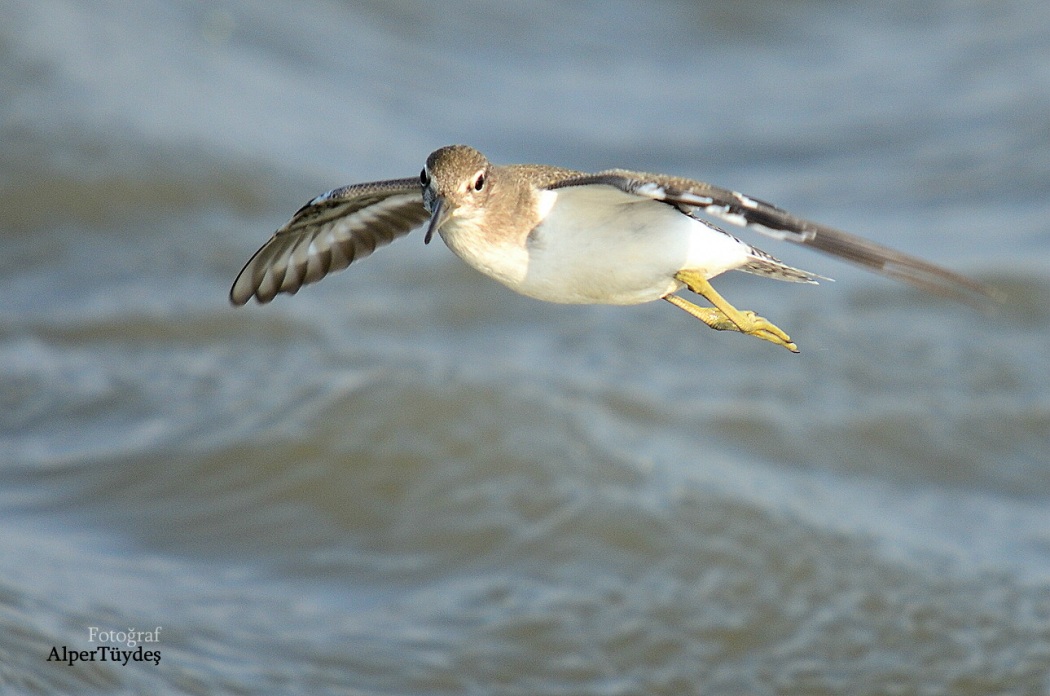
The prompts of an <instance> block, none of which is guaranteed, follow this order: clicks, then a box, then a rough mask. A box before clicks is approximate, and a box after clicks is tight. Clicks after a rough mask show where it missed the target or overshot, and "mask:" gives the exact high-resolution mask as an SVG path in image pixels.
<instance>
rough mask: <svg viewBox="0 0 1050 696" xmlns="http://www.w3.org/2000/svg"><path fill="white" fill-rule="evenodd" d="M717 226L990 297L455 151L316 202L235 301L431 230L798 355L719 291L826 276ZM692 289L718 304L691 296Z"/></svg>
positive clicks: (856, 251)
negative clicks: (733, 275) (409, 173)
mask: <svg viewBox="0 0 1050 696" xmlns="http://www.w3.org/2000/svg"><path fill="white" fill-rule="evenodd" d="M708 218H713V219H717V220H719V221H724V222H728V223H730V224H733V225H737V226H741V227H750V228H754V229H756V230H758V231H759V232H762V233H765V234H766V235H769V236H771V237H774V238H777V239H780V240H786V241H789V242H794V243H797V244H801V245H804V246H808V247H811V248H813V249H816V250H818V251H821V252H824V253H827V254H830V255H832V256H835V257H839V258H841V259H845V260H847V261H850V262H853V263H855V264H858V265H860V266H862V267H864V268H867V269H868V270H871V271H874V272H878V273H881V274H884V275H887V276H889V277H891V278H895V279H897V280H900V281H903V282H906V283H910V284H911V285H913V286H916V287H918V288H920V289H923V290H926V291H932V292H935V293H939V294H941V295H947V296H951V297H954V298H957V299H962V300H965V301H971V302H972V301H973V300H974V298H989V297H992V296H993V293H992V292H991V291H990V290H989V289H988V288H987V287H985V286H984V285H983V284H981V283H979V282H977V281H974V280H971V279H969V278H967V277H965V276H962V275H960V274H958V273H955V272H953V271H950V270H947V269H944V268H941V267H939V266H937V265H934V264H932V263H929V262H927V261H924V260H922V259H919V258H916V257H913V256H909V255H907V254H905V253H902V252H899V251H896V250H894V249H891V248H888V247H885V246H882V245H881V244H877V243H875V242H872V241H869V240H867V239H865V238H863V237H859V236H856V235H853V234H849V233H847V232H843V231H840V230H837V229H834V228H832V227H828V226H825V225H822V224H819V223H815V222H811V221H809V220H805V219H802V218H800V217H797V216H795V215H793V214H791V213H789V212H787V211H785V210H782V209H780V208H778V207H776V206H774V205H772V204H770V203H766V202H764V201H762V200H760V199H758V198H754V197H752V196H748V195H745V194H743V193H738V192H736V191H732V190H729V189H725V188H719V187H716V186H713V185H711V184H707V183H704V182H702V181H696V180H692V179H688V178H684V177H679V176H672V175H666V174H652V173H646V172H638V171H631V170H627V169H608V170H604V171H600V172H597V173H586V172H581V171H576V170H573V169H566V168H562V167H557V166H551V165H539V164H512V165H502V166H499V165H494V164H492V163H490V162H489V160H488V159H487V158H486V157H485V156H484V155H483V154H482V153H481V152H479V151H478V150H476V149H474V148H473V147H470V146H468V145H449V146H446V147H442V148H439V149H437V150H435V151H434V152H432V153H431V154H430V156H429V157H427V159H426V164H425V166H424V167H423V169H422V171H421V172H420V175H419V176H418V177H410V178H404V179H389V180H383V181H374V182H369V183H361V184H353V185H350V186H343V187H341V188H336V189H333V190H331V191H329V192H327V193H324V194H322V195H320V196H317V197H316V198H313V199H312V200H310V201H309V202H307V203H306V204H305V205H304V206H303V207H302V208H300V209H299V210H298V211H297V212H296V213H295V214H294V215H293V216H292V218H291V220H289V221H288V223H286V224H285V225H284V226H283V227H281V228H280V229H278V230H277V232H276V233H274V235H273V236H272V237H271V238H270V239H269V240H268V241H267V242H266V243H265V244H263V246H262V247H261V248H260V249H259V250H258V251H257V252H256V253H255V254H254V255H253V256H252V257H251V258H250V259H249V260H248V262H247V263H246V264H245V266H244V268H243V269H242V270H241V272H240V274H239V275H238V276H237V278H236V280H235V281H234V283H233V286H232V287H231V289H230V296H229V297H230V301H231V302H232V303H233V304H234V305H238V306H239V305H244V304H246V303H247V302H248V301H249V300H250V299H252V298H253V297H254V298H255V299H256V300H257V301H258V302H259V303H263V304H265V303H267V302H270V301H271V300H272V299H274V297H276V296H277V295H278V294H280V293H289V294H294V293H296V292H297V291H298V290H299V289H300V288H301V287H303V286H304V285H308V284H310V283H314V282H317V281H319V280H321V279H322V278H324V277H325V276H326V275H328V274H329V273H332V272H335V271H338V270H342V269H344V268H346V267H347V266H349V265H350V264H351V263H353V262H354V261H358V260H360V259H363V258H365V257H366V256H368V255H370V254H371V253H372V252H373V251H375V250H376V249H377V248H379V247H381V246H385V245H387V244H389V243H390V242H392V241H394V240H395V239H397V238H399V237H402V236H404V235H406V234H408V233H409V232H411V231H412V230H414V229H416V228H421V227H422V226H423V224H424V223H427V227H426V232H425V233H424V237H423V241H424V242H425V243H427V244H429V243H430V241H431V240H432V239H433V237H434V235H438V236H440V237H441V239H442V240H443V241H444V243H445V244H446V245H447V246H448V248H449V249H451V250H452V251H453V253H455V255H456V256H458V257H459V258H460V259H462V260H463V261H465V262H466V263H467V264H468V265H469V266H471V267H473V268H475V269H477V270H478V271H480V272H481V273H483V274H485V275H487V276H489V277H490V278H493V279H495V280H497V281H499V282H500V283H502V284H504V285H506V286H507V287H509V288H511V289H512V290H514V291H516V292H518V293H520V294H522V295H526V296H528V297H532V298H535V299H538V300H544V301H547V302H555V303H563V304H607V305H634V304H641V303H645V302H651V301H655V300H665V301H667V302H669V303H671V304H672V305H674V306H676V307H678V308H680V309H682V310H684V311H685V312H687V313H688V314H690V315H692V316H693V317H695V318H697V319H699V320H700V321H702V322H703V323H704V324H706V325H707V326H709V327H711V328H712V329H716V330H719V331H734V332H739V333H741V334H745V335H749V336H754V337H756V338H759V339H762V340H765V341H768V342H770V343H773V344H775V345H778V346H782V347H784V348H786V349H788V350H790V351H792V352H796V353H797V352H798V346H797V345H796V344H795V343H794V342H792V340H791V338H790V337H789V336H788V334H787V333H786V332H784V331H783V330H782V329H780V328H779V327H778V326H776V325H775V324H773V323H772V322H771V321H769V320H768V319H765V318H764V317H761V316H759V315H757V314H756V313H755V312H753V311H750V310H739V309H737V308H736V307H734V306H733V305H732V304H730V303H729V302H728V301H727V300H726V299H725V298H723V297H722V296H721V295H720V294H719V293H718V292H717V291H716V290H715V289H714V287H712V285H711V283H710V280H711V279H712V278H714V277H716V276H718V275H721V274H722V273H725V272H727V271H731V270H736V271H743V272H746V273H751V274H754V275H758V276H765V277H767V278H773V279H776V280H781V281H788V282H795V283H817V282H819V281H820V280H827V278H824V277H823V276H820V275H818V274H816V273H812V272H809V271H805V270H801V269H799V268H795V267H792V266H789V265H787V264H785V263H783V262H781V261H780V260H778V259H777V258H775V257H773V256H772V255H770V254H768V253H767V252H765V251H762V250H761V249H759V248H757V247H755V246H753V245H751V244H749V243H747V242H745V241H743V240H741V239H739V238H737V237H736V236H734V235H732V234H730V233H729V232H727V231H725V230H724V229H722V227H720V226H718V225H716V224H715V223H714V222H712V220H711V219H708ZM428 221H429V222H428ZM683 290H689V291H691V292H692V293H694V294H696V295H698V296H700V297H703V298H704V299H706V300H707V302H708V303H709V304H710V306H699V305H697V304H694V303H693V302H691V301H689V300H687V299H685V298H684V297H682V296H681V295H680V294H678V293H679V292H680V291H683Z"/></svg>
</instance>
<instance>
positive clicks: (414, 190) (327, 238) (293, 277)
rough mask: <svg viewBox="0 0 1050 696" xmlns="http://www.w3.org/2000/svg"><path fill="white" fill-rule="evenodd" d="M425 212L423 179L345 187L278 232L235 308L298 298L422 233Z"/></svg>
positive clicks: (237, 293) (238, 291)
mask: <svg viewBox="0 0 1050 696" xmlns="http://www.w3.org/2000/svg"><path fill="white" fill-rule="evenodd" d="M428 217H430V213H428V212H427V210H426V208H424V207H423V193H422V189H421V188H420V185H419V179H418V178H412V179H393V180H390V181H375V182H372V183H368V184H354V185H353V186H344V187H342V188H337V189H335V190H333V191H329V192H328V193H325V194H322V195H320V196H318V197H317V198H315V199H313V200H312V201H310V202H309V203H307V204H306V205H304V206H303V207H302V208H300V209H299V211H298V212H297V213H296V214H295V215H293V216H292V219H291V220H289V221H288V223H287V224H286V225H285V226H284V227H282V228H281V229H279V230H277V232H275V233H274V235H273V236H272V237H270V240H269V241H268V242H266V244H264V245H263V246H262V248H261V249H259V251H257V252H255V255H254V256H252V258H251V259H250V260H249V261H248V263H247V264H245V266H244V269H243V270H242V271H241V273H240V275H238V276H237V280H235V281H234V282H233V287H232V288H230V302H232V303H233V304H235V305H243V304H244V303H246V302H247V301H248V300H250V299H251V298H252V297H253V296H254V297H255V298H256V299H257V300H258V301H259V302H260V303H266V302H269V301H270V300H272V299H273V298H274V297H275V296H276V295H277V293H281V292H287V293H293V294H294V293H295V292H296V291H298V290H299V288H301V287H302V286H304V285H306V284H308V283H314V282H316V281H318V280H320V279H321V278H323V277H325V276H326V275H328V274H329V273H332V272H334V271H339V270H342V269H344V268H346V267H347V266H349V265H350V264H351V263H352V262H353V261H355V260H357V259H362V258H364V257H366V256H368V255H369V254H371V253H372V252H373V251H375V249H376V247H380V246H383V245H385V244H389V243H390V242H392V241H394V240H395V239H397V238H398V237H401V236H404V235H406V234H408V233H409V232H410V231H411V230H412V229H413V228H415V227H418V226H419V225H421V224H422V223H423V222H425V221H426V219H427V218H428Z"/></svg>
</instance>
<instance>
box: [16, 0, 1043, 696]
mask: <svg viewBox="0 0 1050 696" xmlns="http://www.w3.org/2000/svg"><path fill="white" fill-rule="evenodd" d="M0 17H2V21H0V525H2V534H0V683H2V684H3V686H4V688H3V691H4V693H38V694H45V693H76V694H89V693H127V694H138V693H189V694H249V693H252V694H254V693H258V694H264V693H265V694H281V693H288V694H304V693H332V694H336V693H352V694H464V693H467V694H609V695H614V694H691V693H702V694H745V693H746V694H774V693H775V694H961V695H967V694H992V693H994V694H1046V693H1050V454H1048V451H1047V448H1048V445H1050V370H1048V366H1050V309H1048V307H1050V228H1048V225H1050V223H1048V220H1050V195H1048V193H1050V31H1048V27H1050V4H1048V3H1046V2H1043V1H1041V0H1018V1H1016V2H1008V3H1006V2H1003V3H991V2H970V1H959V2H954V1H953V2H948V1H933V2H923V3H914V2H909V1H907V0H889V1H887V2H879V3H870V2H855V1H851V2H828V1H823V0H792V1H790V2H774V1H771V0H748V1H746V2H736V3H703V2H685V1H680V2H671V1H663V2H654V3H637V2H622V1H620V0H603V1H602V2H577V3H539V2H518V3H489V2H467V3H425V2H398V3H388V2H379V1H376V2H336V1H334V0H303V1H301V2H297V3H273V2H253V1H250V0H230V1H227V2H220V3H207V2H179V1H175V0H170V1H166V2H160V1H158V0H142V1H140V2H137V3H126V2H113V1H106V0H100V1H98V2H92V3H78V2H72V1H69V2H63V1H60V0H33V2H19V1H17V0H0ZM457 142H463V143H469V144H472V145H474V146H475V147H478V148H479V149H481V150H482V151H483V152H485V153H486V154H487V155H488V156H489V157H490V158H491V159H492V160H493V161H495V162H505V163H509V162H521V161H525V162H548V163H552V164H558V165H562V166H567V167H574V168H579V169H585V170H593V169H600V168H606V167H629V168H635V169H645V170H655V171H666V172H671V173H676V174H681V175H685V176H691V177H696V178H700V179H704V180H708V181H711V182H713V183H717V184H720V185H723V186H728V187H732V188H736V189H738V190H741V191H744V192H747V193H749V194H752V195H755V196H758V197H760V198H763V199H766V200H769V201H772V202H774V203H776V204H778V205H780V206H782V207H785V208H787V209H788V210H791V211H793V212H795V213H797V214H800V215H802V216H804V217H808V218H811V219H814V220H819V221H822V222H825V223H827V224H831V225H835V226H838V227H840V228H843V229H846V230H849V231H852V232H855V233H858V234H862V235H865V236H868V237H871V238H874V239H877V240H879V241H881V242H883V243H886V244H889V245H891V246H895V247H898V248H900V249H903V250H905V251H908V252H911V253H914V254H917V255H920V256H924V257H928V258H930V259H933V260H936V261H937V262H939V263H942V264H944V265H946V266H949V267H951V268H954V269H957V270H960V271H963V272H965V273H968V274H971V275H972V276H974V277H976V278H978V279H981V280H983V281H986V282H988V283H991V284H994V285H996V286H997V287H999V288H1001V289H1002V290H1003V291H1004V292H1005V293H1006V295H1007V300H1008V301H1007V303H1006V304H1005V305H1004V306H1002V307H1001V308H1000V309H999V310H998V311H996V312H994V313H991V314H981V313H979V312H975V311H973V310H972V309H970V308H968V307H966V306H963V305H959V304H955V303H952V302H949V301H946V300H943V299H939V298H936V297H929V296H924V295H921V294H920V293H918V292H916V291H914V290H912V289H910V288H908V287H904V286H900V285H897V284H894V283H892V282H891V281H888V280H885V279H882V278H879V277H876V276H873V275H869V274H866V273H864V272H862V271H859V270H856V269H853V268H851V267H849V266H846V265H843V264H842V263H839V262H837V261H835V260H832V259H828V258H827V257H821V256H819V255H816V254H812V253H810V252H807V251H806V250H803V249H798V248H786V249H785V248H784V245H781V244H778V243H777V242H775V241H770V240H762V239H761V238H751V237H748V238H749V239H753V241H755V242H757V243H759V245H760V246H762V247H763V248H765V249H767V250H768V251H771V252H772V253H774V254H776V255H778V256H780V257H781V258H783V259H784V260H785V261H787V262H788V263H792V264H794V265H798V266H801V267H803V268H806V269H810V270H813V271H816V272H818V273H821V274H823V275H827V276H831V277H833V278H835V279H836V281H837V282H834V283H825V284H822V285H820V286H819V287H810V286H790V285H784V284H778V283H774V282H771V281H767V280H764V279H761V278H755V277H751V276H745V275H743V274H734V275H733V277H728V276H727V277H724V278H723V279H721V281H720V282H719V283H718V287H719V288H720V289H721V291H722V292H723V293H724V294H725V295H726V296H727V297H728V298H729V299H730V301H732V302H734V303H735V304H736V305H737V306H740V307H744V308H749V309H754V310H756V311H758V312H759V313H761V314H762V315H764V316H767V317H769V318H771V319H772V320H773V321H775V322H776V323H777V324H779V325H780V326H782V327H784V328H785V329H786V330H788V331H789V332H790V333H791V335H792V338H794V339H795V340H796V341H797V342H798V344H799V346H800V348H801V349H802V353H801V355H797V356H796V355H791V354H790V353H788V352H787V351H784V350H781V349H778V348H776V347H774V346H772V345H770V344H767V343H764V342H761V341H757V340H754V339H750V338H745V337H742V336H739V335H729V334H721V333H715V332H713V331H710V330H708V329H706V328H705V327H703V326H701V325H700V324H699V323H698V322H696V321H694V320H692V319H690V318H689V317H687V316H686V315H685V314H683V313H682V312H679V311H676V310H675V309H673V308H672V307H670V306H668V305H666V303H653V304H651V305H645V306H640V307H631V308H612V307H564V306H555V305H547V304H543V303H539V302H536V301H533V300H529V299H526V298H523V297H519V296H516V295H514V294H513V293H511V292H510V291H509V290H505V289H504V288H502V287H500V286H498V285H496V284H495V283H494V282H492V281H490V280H488V279H486V278H484V277H482V276H480V275H479V274H477V273H476V272H474V271H472V270H471V269H469V268H467V267H466V266H465V265H463V264H462V263H461V262H459V261H458V260H457V259H456V258H455V257H454V256H453V255H452V254H451V252H449V251H448V250H447V249H446V248H444V247H443V246H442V245H440V244H437V245H431V246H429V247H425V246H424V245H423V244H422V238H421V237H422V235H418V234H413V235H411V236H409V237H408V238H406V239H404V240H402V241H399V242H398V243H396V244H395V245H393V246H391V247H389V248H386V249H383V250H381V252H379V253H377V254H375V256H373V257H371V258H369V259H368V260H367V262H365V263H361V264H360V265H355V266H354V267H352V268H351V269H349V270H348V271H346V272H344V273H341V274H339V275H337V276H333V277H331V278H329V279H327V280H325V282H323V283H321V284H319V285H317V286H311V287H310V288H308V289H305V290H304V291H302V292H301V293H299V295H297V296H296V297H294V298H288V297H281V298H278V300H277V301H275V302H274V303H272V304H271V305H268V306H265V307H259V306H255V305H252V306H248V307H246V308H238V309H234V308H232V307H230V306H229V305H228V303H227V299H226V296H227V291H228V288H229V285H230V283H231V282H232V280H233V278H234V277H235V275H236V274H237V272H238V271H239V270H240V268H241V266H242V264H243V263H244V262H245V261H246V260H247V258H248V256H250V254H251V253H252V252H254V251H255V249H256V248H257V247H258V246H259V245H260V244H261V243H262V242H263V241H265V240H266V238H267V237H268V236H269V235H270V234H271V232H272V231H273V230H274V229H276V228H277V227H278V226H280V225H281V224H283V223H284V222H285V220H287V218H288V217H289V216H290V215H291V213H292V212H294V211H295V209H296V208H297V207H298V206H299V205H300V204H302V203H303V202H304V201H306V200H307V199H309V198H311V197H312V196H314V195H316V194H318V193H321V192H322V191H325V190H328V189H330V188H333V187H335V186H338V185H342V184H347V183H353V182H359V181H370V180H375V179H382V178H392V177H402V176H414V175H415V174H416V173H417V172H418V171H419V169H420V168H421V166H422V163H423V160H424V159H425V157H426V155H427V154H428V153H429V152H430V151H431V150H433V149H435V148H437V147H439V146H442V145H446V144H450V143H457ZM157 626H161V627H162V628H163V630H162V632H161V634H160V636H159V638H160V640H159V642H158V643H156V644H154V645H151V646H149V647H151V648H156V649H158V650H160V652H161V655H162V659H161V661H160V663H159V664H156V665H154V664H152V663H149V662H134V661H132V662H130V663H129V664H128V665H126V666H125V665H122V664H114V663H112V662H105V663H101V662H95V663H85V664H76V665H74V666H72V667H70V666H68V665H67V664H65V663H61V662H56V661H48V659H47V658H48V656H49V655H50V652H51V650H52V648H55V647H57V648H58V649H59V650H61V649H62V648H63V647H68V648H69V649H71V650H82V649H90V648H97V647H98V645H99V644H98V643H97V642H96V643H91V642H89V628H90V627H98V628H100V629H101V630H108V631H126V630H128V629H132V628H133V629H136V630H153V629H154V628H155V627H157Z"/></svg>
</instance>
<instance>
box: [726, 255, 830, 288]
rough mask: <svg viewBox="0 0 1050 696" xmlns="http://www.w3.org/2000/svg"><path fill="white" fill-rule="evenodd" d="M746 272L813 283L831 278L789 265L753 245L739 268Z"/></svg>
mask: <svg viewBox="0 0 1050 696" xmlns="http://www.w3.org/2000/svg"><path fill="white" fill-rule="evenodd" d="M737 270H738V271H744V272H745V273H753V274H754V275H759V276H765V277H766V278H773V279H774V280H785V281H787V282H789V283H813V284H816V283H817V281H819V280H831V278H825V277H824V276H822V275H817V274H816V273H810V272H809V271H803V270H802V269H801V268H795V267H793V266H789V265H787V264H786V263H784V262H783V261H781V260H780V259H776V258H774V257H772V256H770V255H769V254H767V253H766V252H764V251H761V250H760V249H755V248H753V247H752V250H751V257H750V258H749V259H748V261H747V263H745V264H744V265H743V266H741V267H740V268H738V269H737Z"/></svg>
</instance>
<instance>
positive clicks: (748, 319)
mask: <svg viewBox="0 0 1050 696" xmlns="http://www.w3.org/2000/svg"><path fill="white" fill-rule="evenodd" d="M675 277H676V278H677V279H678V280H680V281H682V282H683V283H685V284H686V287H688V288H689V289H690V290H692V291H693V292H695V293H696V294H698V295H700V296H702V297H704V298H705V299H707V300H708V301H709V302H710V303H711V304H713V305H714V307H697V306H696V305H695V304H693V303H692V302H689V301H687V300H683V299H682V298H681V297H678V296H677V295H667V296H665V297H664V299H665V300H667V301H668V302H670V303H671V304H673V305H674V306H676V307H678V308H680V309H683V310H685V311H686V312H688V313H689V314H691V315H693V316H694V317H696V318H697V319H699V320H700V321H702V322H704V323H705V324H707V325H708V326H710V327H711V328H712V329H715V330H716V331H739V332H740V333H743V334H747V335H748V336H754V337H756V338H761V339H762V340H763V341H769V342H770V343H775V344H777V345H778V346H783V347H785V348H787V349H788V350H790V351H791V352H792V353H797V352H798V346H796V345H795V344H794V343H792V342H791V338H790V337H789V336H788V335H787V334H786V333H785V332H784V331H783V330H782V329H781V328H780V327H779V326H777V325H775V324H774V323H773V322H771V321H769V320H768V319H765V318H764V317H760V316H758V315H757V314H755V313H754V312H750V311H740V310H739V309H737V308H736V307H734V306H733V305H731V304H729V303H728V302H726V300H725V298H723V297H722V296H721V295H719V294H718V293H717V292H715V289H714V288H713V287H711V284H710V283H708V282H707V279H706V278H704V277H703V276H701V275H700V274H698V273H694V272H691V271H680V272H679V273H678V274H677V275H676V276H675Z"/></svg>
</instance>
